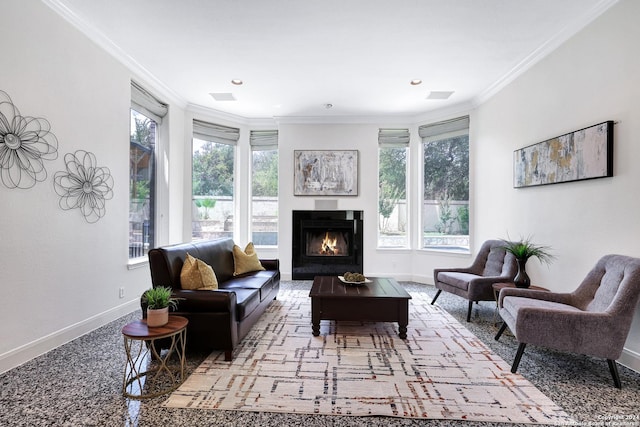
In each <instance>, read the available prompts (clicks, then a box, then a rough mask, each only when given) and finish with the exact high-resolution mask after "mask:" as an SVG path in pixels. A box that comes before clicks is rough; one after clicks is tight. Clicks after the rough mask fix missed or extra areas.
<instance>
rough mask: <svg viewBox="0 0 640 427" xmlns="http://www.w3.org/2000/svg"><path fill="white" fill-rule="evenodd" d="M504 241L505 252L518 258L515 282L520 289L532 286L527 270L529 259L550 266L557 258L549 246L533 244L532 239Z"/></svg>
mask: <svg viewBox="0 0 640 427" xmlns="http://www.w3.org/2000/svg"><path fill="white" fill-rule="evenodd" d="M502 241H503V242H504V246H502V247H503V248H504V250H505V251H507V252H509V253H511V254H513V256H514V257H515V258H516V263H517V264H518V274H517V275H516V277H515V278H514V279H513V282H514V284H515V285H516V287H518V288H528V287H529V286H531V279H529V275H528V274H527V271H526V269H525V266H526V264H527V261H528V260H529V258H531V257H535V258H538V260H539V261H540V262H542V263H545V264H549V263H550V262H551V261H553V259H554V258H555V257H554V256H553V255H552V254H551V252H550V247H549V246H543V245H536V244H534V243H532V242H531V238H530V237H528V238H526V239H522V238H521V239H520V240H518V241H513V242H512V241H509V240H504V239H502Z"/></svg>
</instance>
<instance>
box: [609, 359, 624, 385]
mask: <svg viewBox="0 0 640 427" xmlns="http://www.w3.org/2000/svg"><path fill="white" fill-rule="evenodd" d="M607 363H608V364H609V371H610V372H611V376H612V377H613V385H615V386H616V388H622V383H621V382H620V374H618V365H616V361H615V360H612V359H607Z"/></svg>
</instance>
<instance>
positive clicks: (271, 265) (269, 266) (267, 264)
mask: <svg viewBox="0 0 640 427" xmlns="http://www.w3.org/2000/svg"><path fill="white" fill-rule="evenodd" d="M260 264H262V266H263V267H264V268H265V270H276V271H277V270H280V260H279V259H261V260H260Z"/></svg>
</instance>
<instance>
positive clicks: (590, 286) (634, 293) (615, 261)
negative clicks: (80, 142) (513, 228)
mask: <svg viewBox="0 0 640 427" xmlns="http://www.w3.org/2000/svg"><path fill="white" fill-rule="evenodd" d="M639 297H640V259H638V258H631V257H628V256H623V255H606V256H604V257H602V258H601V259H600V260H599V261H598V262H597V264H596V265H595V267H594V268H593V269H592V270H591V271H590V272H589V274H587V277H585V279H584V280H583V281H582V283H581V284H580V286H578V288H577V289H576V290H575V291H573V292H571V293H554V292H545V291H535V290H528V289H513V288H508V289H507V288H505V289H502V290H501V291H500V297H499V299H498V306H499V308H500V316H501V317H502V319H503V320H504V324H503V325H502V327H501V328H500V330H499V331H498V333H497V335H496V337H495V339H496V340H498V339H499V338H500V336H501V335H502V333H503V332H504V331H505V329H506V328H507V327H508V328H509V329H510V330H511V331H512V332H513V334H514V335H515V338H516V340H517V341H518V342H519V346H518V350H517V352H516V356H515V359H514V361H513V365H512V366H511V372H514V373H515V372H516V370H517V369H518V365H519V364H520V359H521V357H522V354H523V353H524V349H525V347H526V345H527V344H533V345H537V346H542V347H547V348H553V349H556V350H560V351H569V352H573V353H579V354H585V355H589V356H594V357H601V358H604V359H607V363H608V365H609V370H610V372H611V375H612V377H613V382H614V385H615V386H616V387H617V388H621V383H620V376H619V374H618V368H617V366H616V363H615V360H616V359H618V358H619V357H620V354H621V353H622V349H623V348H624V343H625V341H626V339H627V335H628V334H629V329H630V328H631V322H632V320H633V315H634V312H635V308H636V305H637V303H638V298H639Z"/></svg>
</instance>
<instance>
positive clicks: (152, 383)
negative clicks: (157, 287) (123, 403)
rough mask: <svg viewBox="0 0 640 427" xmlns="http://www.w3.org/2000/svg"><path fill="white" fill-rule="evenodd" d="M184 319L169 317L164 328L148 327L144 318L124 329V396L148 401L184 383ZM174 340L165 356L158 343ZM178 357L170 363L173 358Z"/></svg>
mask: <svg viewBox="0 0 640 427" xmlns="http://www.w3.org/2000/svg"><path fill="white" fill-rule="evenodd" d="M188 323H189V320H188V319H187V318H185V317H182V316H169V323H167V324H166V325H164V326H158V327H149V326H147V321H146V320H145V319H142V320H136V321H134V322H131V323H128V324H127V325H125V326H124V327H123V328H122V335H123V336H124V350H125V353H126V355H127V363H126V365H125V368H124V377H123V380H122V394H123V395H124V396H125V397H129V398H132V399H149V398H152V397H157V396H160V395H162V394H165V393H169V392H172V391H173V390H175V389H177V388H178V387H179V386H180V384H182V383H183V382H184V380H185V378H184V367H185V346H186V341H187V324H188ZM161 339H168V340H170V341H171V343H170V345H169V350H168V351H167V353H166V354H165V355H164V356H162V355H161V354H160V353H159V352H158V349H157V348H156V345H155V344H156V341H157V340H161ZM174 355H175V356H176V357H175V358H174V359H177V360H173V361H172V360H170V359H171V358H172V356H174Z"/></svg>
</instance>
